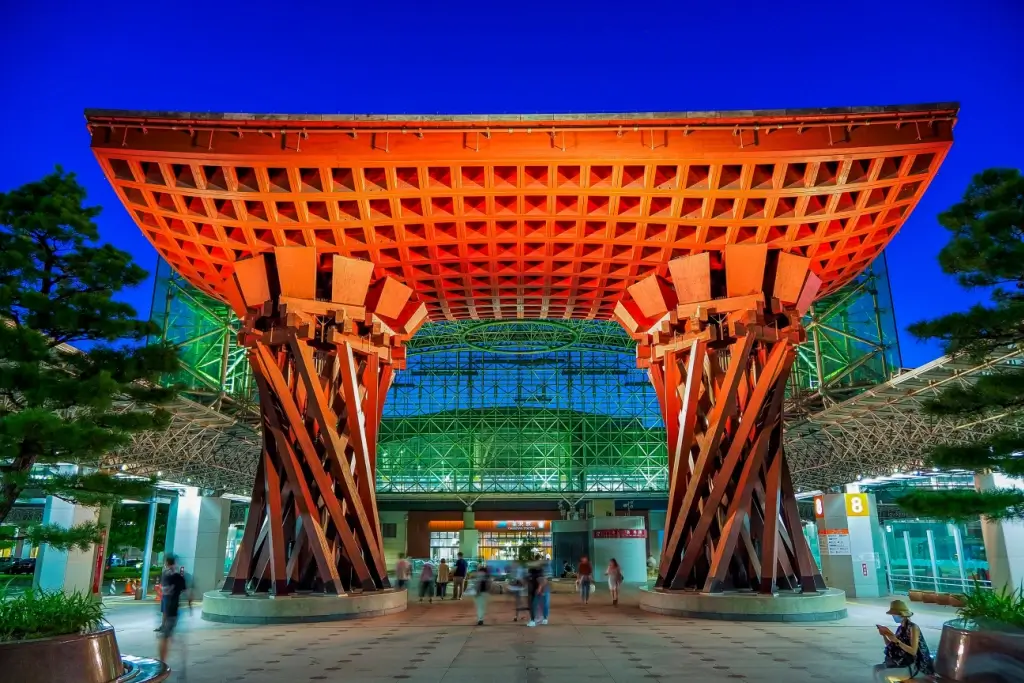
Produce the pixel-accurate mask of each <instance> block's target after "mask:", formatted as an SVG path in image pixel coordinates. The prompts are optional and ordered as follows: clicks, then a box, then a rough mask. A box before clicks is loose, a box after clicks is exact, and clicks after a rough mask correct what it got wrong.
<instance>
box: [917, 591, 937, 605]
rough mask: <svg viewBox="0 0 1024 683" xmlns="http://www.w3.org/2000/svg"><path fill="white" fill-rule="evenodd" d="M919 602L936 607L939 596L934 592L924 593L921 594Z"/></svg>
mask: <svg viewBox="0 0 1024 683" xmlns="http://www.w3.org/2000/svg"><path fill="white" fill-rule="evenodd" d="M921 600H923V601H924V602H926V603H928V604H930V605H937V604H939V594H938V593H936V592H935V591H925V592H924V593H922V594H921Z"/></svg>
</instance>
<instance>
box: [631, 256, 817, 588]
mask: <svg viewBox="0 0 1024 683" xmlns="http://www.w3.org/2000/svg"><path fill="white" fill-rule="evenodd" d="M712 258H713V257H712V256H711V255H710V254H708V253H704V254H699V255H696V256H689V257H685V258H681V259H676V260H674V261H672V262H670V263H669V264H668V268H669V270H668V276H669V277H668V278H663V277H660V276H658V275H651V276H649V277H647V278H645V279H644V280H641V281H640V282H637V283H636V284H634V285H632V286H630V287H629V288H628V290H627V295H626V296H625V297H624V299H623V300H622V302H621V303H620V304H619V305H618V306H617V308H616V312H615V317H616V319H618V321H619V322H620V323H621V324H622V325H623V327H625V328H626V330H627V331H629V332H630V334H632V335H633V337H634V338H635V339H636V340H637V342H638V347H637V355H638V363H639V365H640V367H646V368H648V371H649V374H650V378H651V382H652V383H653V384H654V388H655V390H656V391H657V394H658V399H659V401H660V403H661V409H662V416H663V417H664V420H665V427H666V433H667V436H668V476H669V499H668V510H667V514H666V518H665V546H664V550H663V552H662V556H661V566H660V569H659V572H658V580H657V584H656V585H657V587H659V588H663V589H667V590H682V589H696V590H700V591H704V592H711V593H714V592H719V591H722V590H728V589H755V590H759V591H760V592H762V593H769V594H770V593H772V592H774V591H775V590H776V589H785V590H797V589H799V590H803V591H815V590H820V589H823V588H824V587H825V586H824V582H823V581H822V580H821V576H820V574H819V572H818V570H817V567H816V566H815V564H814V560H813V558H812V556H811V553H810V549H809V548H808V546H807V542H806V539H805V538H804V535H803V531H802V529H801V523H800V518H799V515H798V514H797V506H796V498H795V497H794V492H793V485H792V482H791V480H790V474H789V469H788V467H787V465H786V460H785V456H784V453H783V441H782V413H783V401H784V399H785V391H786V380H787V379H788V377H789V371H790V368H791V367H792V365H793V361H794V359H795V354H796V346H797V345H798V344H799V343H800V342H802V341H803V340H804V339H805V337H806V335H805V332H804V329H803V327H802V326H801V324H800V319H801V317H802V315H803V313H804V312H805V311H806V310H807V307H808V306H809V305H810V303H811V301H812V300H813V299H814V297H815V295H816V294H817V291H818V288H819V286H820V284H821V281H820V279H819V278H818V277H817V276H816V275H815V274H814V273H812V272H811V271H810V268H809V266H810V259H807V258H803V257H800V256H795V255H792V254H787V253H781V252H778V251H775V250H769V249H768V248H767V246H765V245H751V246H746V245H737V246H729V247H726V248H725V251H724V255H722V256H721V257H720V258H715V260H712Z"/></svg>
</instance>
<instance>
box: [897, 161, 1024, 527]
mask: <svg viewBox="0 0 1024 683" xmlns="http://www.w3.org/2000/svg"><path fill="white" fill-rule="evenodd" d="M939 223H940V224H941V225H942V227H944V228H945V229H946V230H948V231H949V232H950V233H952V239H951V240H950V242H949V244H947V245H946V246H945V247H944V248H943V249H942V251H941V252H940V254H939V263H940V265H941V266H942V269H943V271H945V272H946V273H949V274H951V275H955V276H956V278H957V281H958V282H959V283H960V284H961V285H962V286H964V287H969V288H977V287H982V288H986V289H987V290H988V291H989V292H990V294H991V297H990V302H989V303H988V304H985V305H976V306H972V307H971V308H970V309H968V310H967V311H965V312H957V313H950V314H948V315H944V316H942V317H940V318H935V319H933V320H924V321H921V322H918V323H915V324H914V325H911V326H910V331H911V332H912V333H913V334H914V335H916V336H917V337H920V338H921V339H937V340H939V341H940V342H941V343H942V345H943V348H944V350H945V352H946V353H947V354H951V355H955V354H964V355H967V356H970V357H972V358H975V359H980V358H984V357H986V356H988V355H990V354H993V353H1006V352H1007V351H1008V350H1010V349H1013V348H1022V347H1024V177H1022V176H1021V173H1020V171H1019V170H1016V169H998V168H996V169H989V170H987V171H984V172H983V173H980V174H978V175H976V176H975V177H974V179H973V180H972V181H971V184H970V185H969V186H968V188H967V191H966V192H965V193H964V197H963V199H962V200H961V201H960V202H958V203H957V204H954V205H953V206H952V207H951V208H950V209H949V210H948V211H945V212H943V213H942V214H940V215H939ZM1021 409H1024V366H1018V367H1016V368H1015V369H1009V370H1001V371H999V372H997V373H993V374H988V375H984V376H982V377H981V378H979V379H978V381H977V382H975V383H974V384H973V385H969V386H950V387H949V388H947V389H945V390H944V391H942V392H941V393H940V394H939V395H938V396H937V397H935V398H933V399H931V400H929V401H927V402H926V403H925V405H924V410H925V412H926V413H929V414H932V415H935V416H966V415H978V416H983V415H985V414H987V413H990V412H993V411H1001V412H1005V411H1018V410H1021ZM1022 452H1024V433H1021V432H1017V431H1014V430H1012V429H1007V430H1004V431H1000V432H998V433H996V434H994V435H992V436H990V437H988V438H985V439H981V440H978V441H976V442H974V443H971V444H967V445H959V446H948V445H946V446H940V447H938V448H936V449H934V450H933V451H932V452H931V454H930V460H931V464H932V465H934V466H935V467H940V468H943V469H965V470H973V471H985V470H989V471H995V472H1002V473H1005V474H1008V475H1011V476H1024V457H1022V456H1021V453H1022ZM897 502H898V503H899V505H900V506H901V507H903V508H904V509H906V510H908V511H910V512H913V513H916V514H918V515H920V516H928V517H938V518H953V519H965V518H967V517H971V516H977V515H984V516H986V517H989V518H1006V517H1024V492H1020V491H1014V490H1010V491H986V492H975V491H948V492H928V491H914V492H909V493H907V494H906V495H904V496H902V497H901V498H899V499H898V500H897Z"/></svg>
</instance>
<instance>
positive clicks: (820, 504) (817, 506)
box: [814, 496, 825, 519]
mask: <svg viewBox="0 0 1024 683" xmlns="http://www.w3.org/2000/svg"><path fill="white" fill-rule="evenodd" d="M814 516H815V517H816V518H818V519H821V518H822V517H824V516H825V496H815V497H814Z"/></svg>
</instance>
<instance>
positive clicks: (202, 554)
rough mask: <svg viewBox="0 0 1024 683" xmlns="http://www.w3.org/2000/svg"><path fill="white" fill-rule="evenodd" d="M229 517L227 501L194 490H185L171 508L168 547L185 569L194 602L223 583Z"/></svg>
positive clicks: (229, 505) (229, 511)
mask: <svg viewBox="0 0 1024 683" xmlns="http://www.w3.org/2000/svg"><path fill="white" fill-rule="evenodd" d="M230 514H231V501H230V500H228V499H226V498H212V497H208V496H200V495H199V491H198V489H195V488H188V489H185V491H184V495H182V496H179V497H178V498H177V499H176V500H175V501H174V503H173V504H172V506H171V515H170V518H169V520H168V529H167V533H168V537H169V543H168V546H167V547H168V548H169V549H170V553H171V554H172V555H174V557H175V559H176V561H177V564H178V566H179V567H184V568H185V575H186V578H187V579H188V580H189V582H190V587H191V589H192V591H193V593H194V594H195V597H196V599H199V598H201V596H202V595H203V593H205V592H207V591H212V590H217V589H219V588H220V587H221V585H222V583H223V580H224V557H225V555H226V554H227V545H228V522H229V521H230V519H229V518H230ZM172 534H173V535H172Z"/></svg>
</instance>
